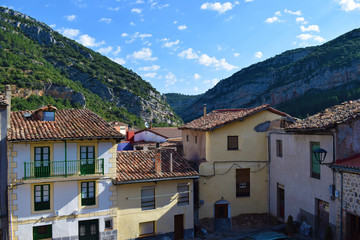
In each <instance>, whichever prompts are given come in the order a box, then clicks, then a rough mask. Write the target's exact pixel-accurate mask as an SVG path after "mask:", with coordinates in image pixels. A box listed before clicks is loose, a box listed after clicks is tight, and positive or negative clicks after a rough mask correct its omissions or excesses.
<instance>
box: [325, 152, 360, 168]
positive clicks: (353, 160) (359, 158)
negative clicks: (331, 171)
mask: <svg viewBox="0 0 360 240" xmlns="http://www.w3.org/2000/svg"><path fill="white" fill-rule="evenodd" d="M332 166H333V167H335V168H339V167H340V168H350V169H357V170H359V169H360V153H359V154H356V155H353V156H351V157H348V158H344V159H341V160H336V161H335V163H334V164H333V165H332Z"/></svg>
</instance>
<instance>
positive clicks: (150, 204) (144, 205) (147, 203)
mask: <svg viewBox="0 0 360 240" xmlns="http://www.w3.org/2000/svg"><path fill="white" fill-rule="evenodd" d="M150 209H155V188H154V187H149V188H142V189H141V210H150Z"/></svg>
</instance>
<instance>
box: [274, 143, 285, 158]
mask: <svg viewBox="0 0 360 240" xmlns="http://www.w3.org/2000/svg"><path fill="white" fill-rule="evenodd" d="M276 156H277V157H282V156H283V152H282V140H276Z"/></svg>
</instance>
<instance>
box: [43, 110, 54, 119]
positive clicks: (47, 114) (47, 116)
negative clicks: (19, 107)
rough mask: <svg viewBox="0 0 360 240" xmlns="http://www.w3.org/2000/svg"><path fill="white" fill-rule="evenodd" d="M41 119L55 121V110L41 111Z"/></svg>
mask: <svg viewBox="0 0 360 240" xmlns="http://www.w3.org/2000/svg"><path fill="white" fill-rule="evenodd" d="M43 120H44V121H55V112H47V111H44V112H43Z"/></svg>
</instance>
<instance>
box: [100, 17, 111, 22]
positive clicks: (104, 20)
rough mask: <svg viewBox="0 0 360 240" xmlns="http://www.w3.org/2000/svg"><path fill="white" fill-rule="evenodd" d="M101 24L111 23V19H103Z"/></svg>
mask: <svg viewBox="0 0 360 240" xmlns="http://www.w3.org/2000/svg"><path fill="white" fill-rule="evenodd" d="M99 22H104V23H111V18H101V19H100V20H99Z"/></svg>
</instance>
